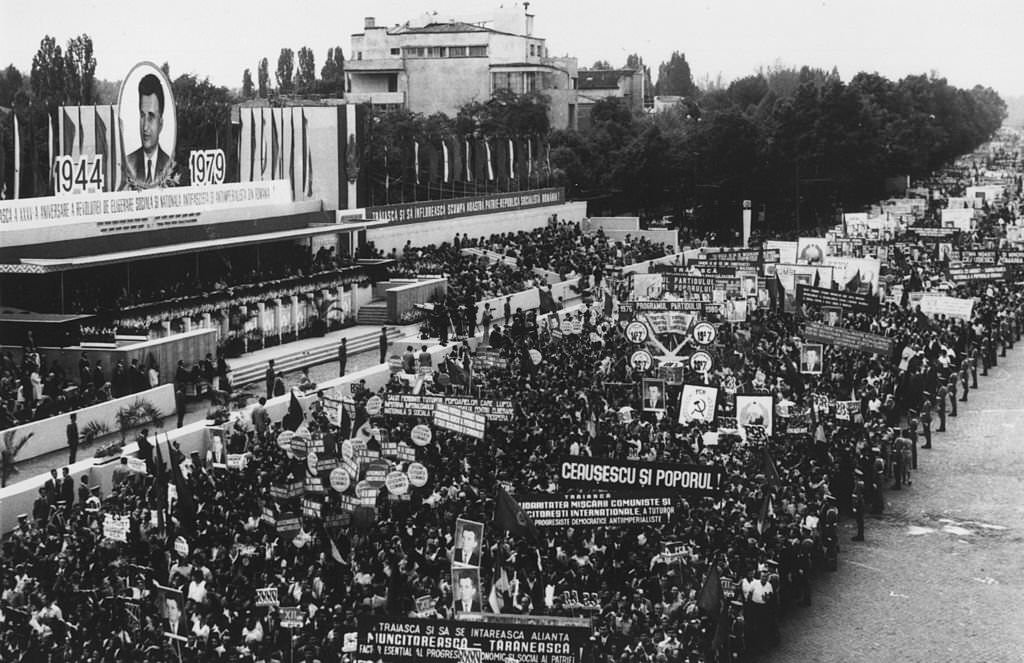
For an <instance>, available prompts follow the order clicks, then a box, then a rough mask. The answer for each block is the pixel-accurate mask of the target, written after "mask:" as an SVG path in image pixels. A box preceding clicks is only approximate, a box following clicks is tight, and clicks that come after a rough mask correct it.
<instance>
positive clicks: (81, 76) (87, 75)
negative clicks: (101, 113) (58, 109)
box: [64, 34, 96, 105]
mask: <svg viewBox="0 0 1024 663" xmlns="http://www.w3.org/2000/svg"><path fill="white" fill-rule="evenodd" d="M64 59H65V64H64V68H65V72H66V74H65V75H66V81H65V82H66V84H67V87H68V99H69V101H71V102H72V103H78V104H84V105H89V104H92V103H93V102H94V86H95V82H96V57H95V56H94V55H93V48H92V38H91V37H89V35H87V34H82V35H79V36H77V37H75V38H73V39H70V40H69V41H68V46H67V50H66V51H65V52H64Z"/></svg>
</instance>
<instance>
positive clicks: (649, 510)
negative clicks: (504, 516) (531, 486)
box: [517, 493, 675, 528]
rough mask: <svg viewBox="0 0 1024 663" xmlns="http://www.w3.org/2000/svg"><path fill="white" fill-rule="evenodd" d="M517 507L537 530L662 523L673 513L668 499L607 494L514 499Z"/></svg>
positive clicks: (671, 500) (670, 501)
mask: <svg viewBox="0 0 1024 663" xmlns="http://www.w3.org/2000/svg"><path fill="white" fill-rule="evenodd" d="M517 501H518V503H519V507H520V508H521V509H522V510H523V511H524V512H525V513H526V515H527V517H529V518H530V520H532V521H533V524H534V525H536V526H537V527H541V528H544V527H610V526H611V527H614V526H617V525H622V526H627V527H628V526H632V525H658V524H664V523H667V522H668V521H669V519H671V517H672V515H673V514H674V513H675V504H674V500H673V499H672V498H671V497H668V496H656V497H628V496H612V495H609V494H607V493H594V494H589V493H579V494H560V495H549V494H547V493H538V494H534V495H526V496H520V497H518V498H517Z"/></svg>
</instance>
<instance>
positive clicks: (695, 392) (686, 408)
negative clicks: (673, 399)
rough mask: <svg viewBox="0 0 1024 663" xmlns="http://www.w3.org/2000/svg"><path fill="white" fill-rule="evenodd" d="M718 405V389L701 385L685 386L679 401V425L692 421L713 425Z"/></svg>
mask: <svg viewBox="0 0 1024 663" xmlns="http://www.w3.org/2000/svg"><path fill="white" fill-rule="evenodd" d="M717 403H718V388H717V387H708V386H705V385H699V384H686V385H683V393H682V395H681V396H680V399H679V423H681V424H686V423H689V422H691V421H700V422H704V423H711V422H712V421H714V419H715V406H716V405H717Z"/></svg>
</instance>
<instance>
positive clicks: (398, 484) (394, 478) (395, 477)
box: [384, 470, 410, 495]
mask: <svg viewBox="0 0 1024 663" xmlns="http://www.w3.org/2000/svg"><path fill="white" fill-rule="evenodd" d="M409 483H410V482H409V477H408V476H406V474H405V472H399V471H398V470H395V471H393V472H389V473H388V476H387V478H386V479H385V481H384V485H385V486H387V488H388V492H389V493H391V494H392V495H405V494H406V493H408V492H409Z"/></svg>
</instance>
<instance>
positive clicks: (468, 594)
mask: <svg viewBox="0 0 1024 663" xmlns="http://www.w3.org/2000/svg"><path fill="white" fill-rule="evenodd" d="M475 598H476V585H474V584H473V579H472V578H470V577H469V576H462V577H461V578H459V599H460V600H462V601H466V602H467V603H472V602H473V599H475Z"/></svg>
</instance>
